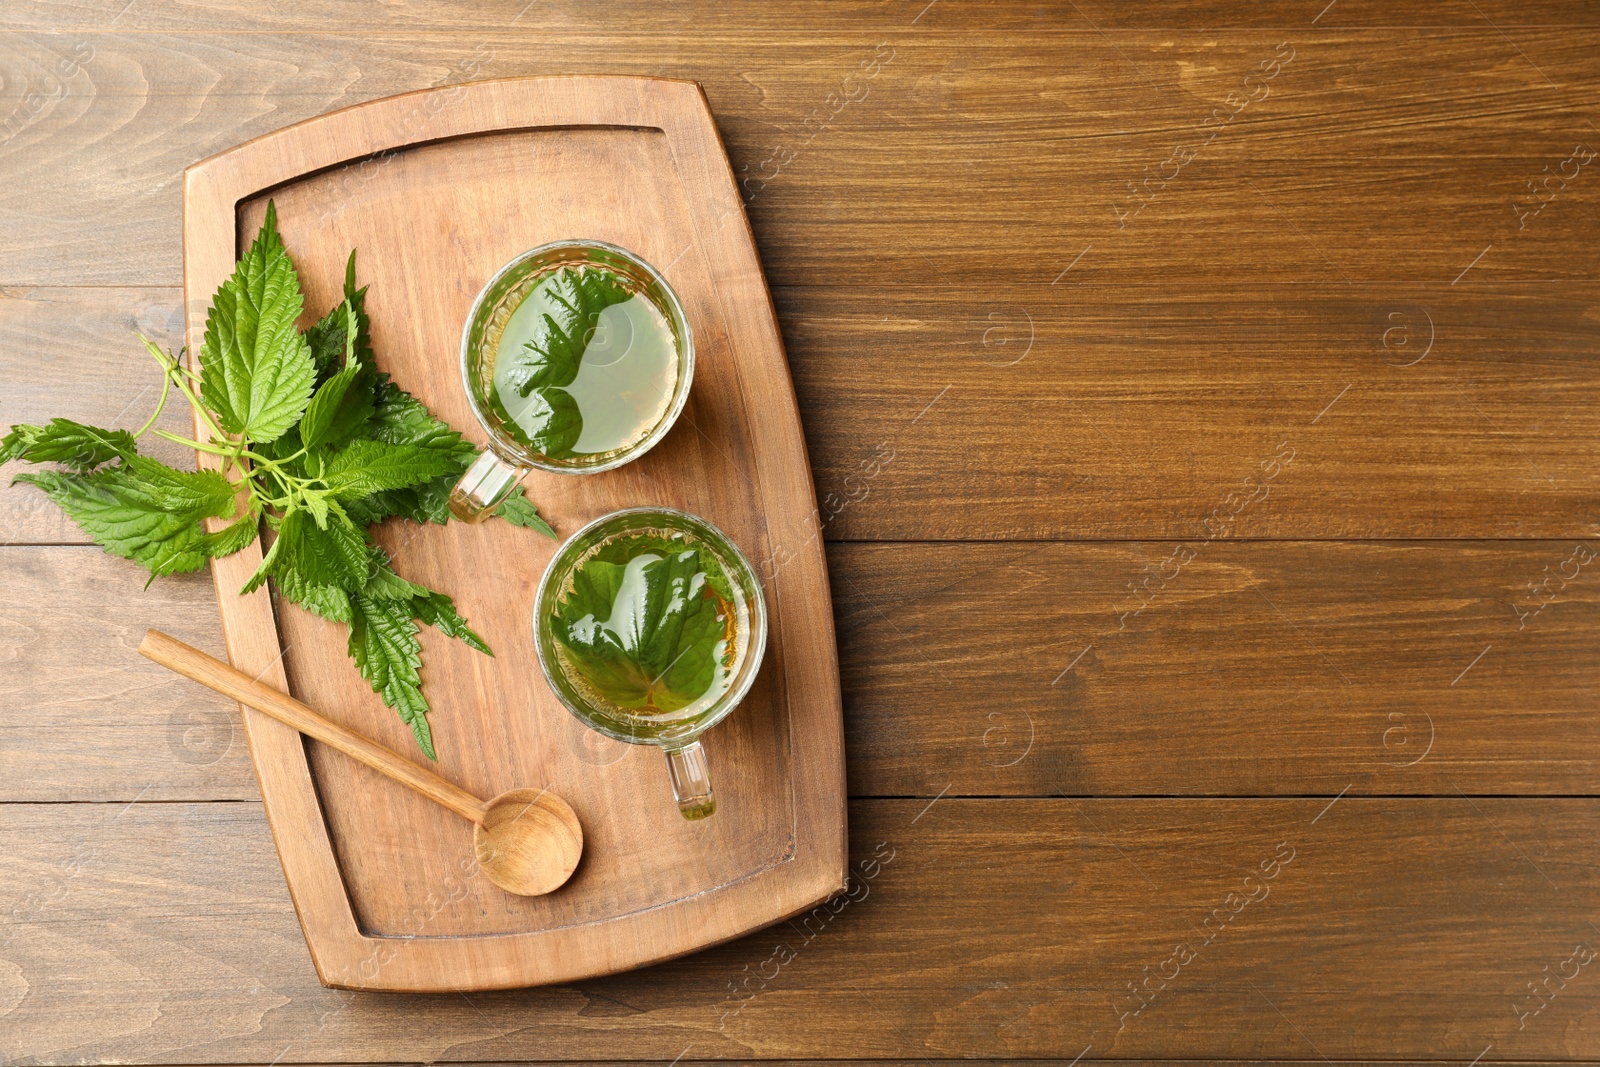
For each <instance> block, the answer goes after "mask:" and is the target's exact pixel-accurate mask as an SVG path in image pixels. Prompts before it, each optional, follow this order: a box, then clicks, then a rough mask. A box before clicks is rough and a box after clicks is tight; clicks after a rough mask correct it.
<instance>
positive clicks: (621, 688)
mask: <svg viewBox="0 0 1600 1067" xmlns="http://www.w3.org/2000/svg"><path fill="white" fill-rule="evenodd" d="M625 540H627V541H629V542H632V544H633V550H632V551H631V552H619V551H605V552H601V553H598V554H596V555H595V556H593V557H591V558H590V559H588V560H587V561H585V562H584V563H583V564H581V565H580V566H579V568H578V570H577V572H576V573H575V574H574V575H573V588H572V590H571V591H570V592H569V594H568V595H567V597H566V598H564V599H563V600H561V601H560V602H559V603H558V604H557V605H556V610H555V612H554V614H553V618H552V630H553V631H554V633H555V636H556V639H557V640H558V641H560V642H561V643H562V644H563V645H564V646H566V648H567V651H568V652H569V653H570V654H571V656H572V659H573V660H574V662H575V663H576V665H577V668H578V669H579V670H580V671H582V672H583V674H584V676H585V677H586V678H587V679H588V680H589V682H590V683H591V684H592V685H594V687H595V688H596V689H598V690H599V691H600V692H601V693H602V694H603V695H604V696H605V697H606V698H607V699H609V700H611V701H613V702H614V703H616V704H617V706H618V707H622V708H630V709H636V708H644V707H653V708H656V709H659V710H661V711H676V710H677V709H679V708H682V707H685V706H687V705H689V704H692V703H693V702H694V701H696V700H698V699H700V697H702V696H704V695H705V694H706V692H707V691H709V690H710V689H711V687H712V685H713V683H714V682H715V681H716V679H717V676H718V673H719V672H720V671H721V670H723V669H725V668H726V667H728V666H730V665H731V657H732V654H733V653H732V649H731V648H730V647H729V645H728V643H727V641H726V638H727V632H728V618H727V612H728V611H729V610H731V609H730V608H729V607H728V605H727V603H726V602H725V601H724V600H723V599H722V598H720V597H719V596H718V595H717V592H716V589H715V588H714V586H713V584H712V582H711V580H710V574H709V572H708V571H707V569H706V568H705V567H703V566H702V562H701V558H702V553H701V552H700V551H699V550H698V549H697V548H695V547H694V546H688V545H685V544H684V543H683V542H672V541H668V540H666V539H662V538H654V539H648V540H647V539H642V538H640V539H635V538H629V539H625ZM651 542H653V543H651ZM607 548H608V550H615V549H616V548H617V546H615V545H612V546H607ZM606 556H610V557H611V558H602V557H606ZM619 557H620V558H619Z"/></svg>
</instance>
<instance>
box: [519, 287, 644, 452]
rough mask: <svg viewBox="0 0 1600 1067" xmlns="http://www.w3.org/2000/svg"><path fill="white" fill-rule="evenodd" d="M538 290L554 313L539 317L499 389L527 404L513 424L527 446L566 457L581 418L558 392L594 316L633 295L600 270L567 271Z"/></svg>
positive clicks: (572, 375) (571, 374) (574, 370)
mask: <svg viewBox="0 0 1600 1067" xmlns="http://www.w3.org/2000/svg"><path fill="white" fill-rule="evenodd" d="M539 289H540V290H542V291H543V293H544V294H545V295H546V296H547V297H548V298H549V300H550V302H551V304H552V305H554V313H553V314H552V313H551V312H546V313H545V315H544V317H543V320H542V322H541V323H540V325H539V327H538V328H537V330H536V332H535V334H534V336H533V338H531V339H530V340H529V341H527V342H526V343H525V344H524V345H523V346H522V348H521V350H520V351H518V352H517V353H516V355H515V356H514V357H513V359H512V360H511V365H510V367H509V368H508V369H507V370H506V371H505V373H504V377H503V387H504V388H507V389H509V390H510V391H512V392H514V393H516V395H518V396H520V397H523V398H526V399H528V400H529V401H530V402H531V403H530V404H529V406H528V407H527V408H525V409H524V410H523V413H522V417H521V419H519V420H517V421H518V422H519V423H520V424H521V425H522V426H523V428H524V430H525V431H527V433H528V439H529V443H530V444H532V445H533V447H535V448H537V449H539V451H541V452H543V453H544V454H545V455H547V456H567V455H570V454H571V453H572V449H573V446H574V445H576V444H577V443H578V438H579V437H580V436H582V434H583V413H582V412H581V411H579V410H578V402H577V401H576V400H575V399H574V398H573V396H572V394H571V393H569V392H567V390H566V389H565V388H564V387H565V386H568V385H571V384H572V383H573V381H574V380H575V379H576V378H577V377H578V369H579V367H580V366H581V365H582V363H583V352H584V349H586V348H587V347H588V346H589V341H590V340H591V339H592V338H593V337H594V333H595V328H596V326H597V325H598V324H599V322H600V313H601V312H602V311H604V310H605V309H606V308H608V307H610V306H611V305H613V304H620V303H622V302H623V301H625V300H629V299H631V298H632V297H633V293H632V292H631V291H629V290H628V288H627V287H626V286H624V285H623V283H622V278H621V277H620V276H618V275H617V274H615V273H613V272H612V271H609V270H606V269H605V268H603V267H587V268H585V269H583V270H581V271H579V270H575V269H573V268H572V267H567V268H565V269H563V270H562V271H560V272H559V273H557V274H555V275H553V276H552V277H550V278H549V279H547V280H546V281H544V282H541V283H540V285H539Z"/></svg>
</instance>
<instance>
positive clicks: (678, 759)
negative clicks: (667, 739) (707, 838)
mask: <svg viewBox="0 0 1600 1067" xmlns="http://www.w3.org/2000/svg"><path fill="white" fill-rule="evenodd" d="M665 751H666V754H667V773H668V775H670V776H671V778H672V792H673V794H674V795H675V796H676V797H677V798H678V810H679V811H680V812H682V813H683V817H684V818H685V819H703V818H705V817H706V816H707V815H710V814H711V813H712V812H714V811H716V810H717V798H716V797H715V796H713V795H712V793H711V767H710V766H709V764H707V762H706V750H705V748H704V746H702V745H701V744H700V742H698V741H691V742H689V743H688V744H687V745H684V746H683V747H681V748H669V749H666V750H665Z"/></svg>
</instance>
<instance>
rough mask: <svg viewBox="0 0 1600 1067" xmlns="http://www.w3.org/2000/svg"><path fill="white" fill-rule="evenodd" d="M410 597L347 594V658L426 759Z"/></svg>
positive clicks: (427, 740)
mask: <svg viewBox="0 0 1600 1067" xmlns="http://www.w3.org/2000/svg"><path fill="white" fill-rule="evenodd" d="M410 605H411V601H409V600H379V599H375V598H372V597H368V596H364V595H362V594H360V593H357V594H355V595H354V596H352V597H351V598H350V645H349V651H350V658H351V659H353V660H355V661H356V667H357V668H358V669H359V670H360V671H361V676H362V677H363V678H365V679H366V680H367V682H368V683H369V684H370V685H371V686H372V689H373V692H375V693H377V694H378V696H380V697H382V698H383V702H384V703H385V704H387V705H389V707H391V708H393V709H394V710H395V711H396V712H398V713H399V715H400V719H401V721H402V722H404V723H405V724H406V725H407V726H409V727H411V734H412V736H413V737H415V738H416V739H417V747H419V748H421V749H422V751H423V753H424V754H425V755H427V757H428V758H429V759H438V756H436V755H435V754H434V751H433V731H432V730H430V729H429V728H428V702H427V701H426V700H424V699H423V697H422V675H421V667H422V642H421V641H419V640H418V639H417V630H418V627H417V623H416V621H415V620H414V619H413V618H412V614H411V609H410Z"/></svg>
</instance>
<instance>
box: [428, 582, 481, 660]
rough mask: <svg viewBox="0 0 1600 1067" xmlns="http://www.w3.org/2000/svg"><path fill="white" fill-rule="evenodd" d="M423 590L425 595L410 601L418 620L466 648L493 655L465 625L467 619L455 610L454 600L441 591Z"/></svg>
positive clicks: (470, 628)
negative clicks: (454, 639)
mask: <svg viewBox="0 0 1600 1067" xmlns="http://www.w3.org/2000/svg"><path fill="white" fill-rule="evenodd" d="M423 592H424V593H427V595H426V596H421V597H416V598H414V599H413V600H412V601H411V611H412V613H413V614H414V616H415V617H416V618H417V619H418V620H420V621H422V622H425V623H427V624H428V625H429V626H432V627H434V628H435V629H437V630H438V631H439V632H440V633H442V634H444V635H445V636H446V637H454V638H457V639H458V640H460V641H461V642H462V643H463V644H465V645H466V646H467V647H468V648H474V649H477V650H478V651H479V652H482V653H483V654H484V655H486V656H492V655H494V653H493V652H491V651H490V650H489V646H488V645H486V644H485V643H484V641H483V638H481V637H479V636H478V635H477V634H475V633H473V632H472V627H470V626H468V625H467V620H466V619H463V618H462V617H461V615H460V613H458V612H457V611H456V604H455V601H453V600H451V599H450V598H449V597H448V596H446V595H444V594H443V593H433V592H428V590H423Z"/></svg>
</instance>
